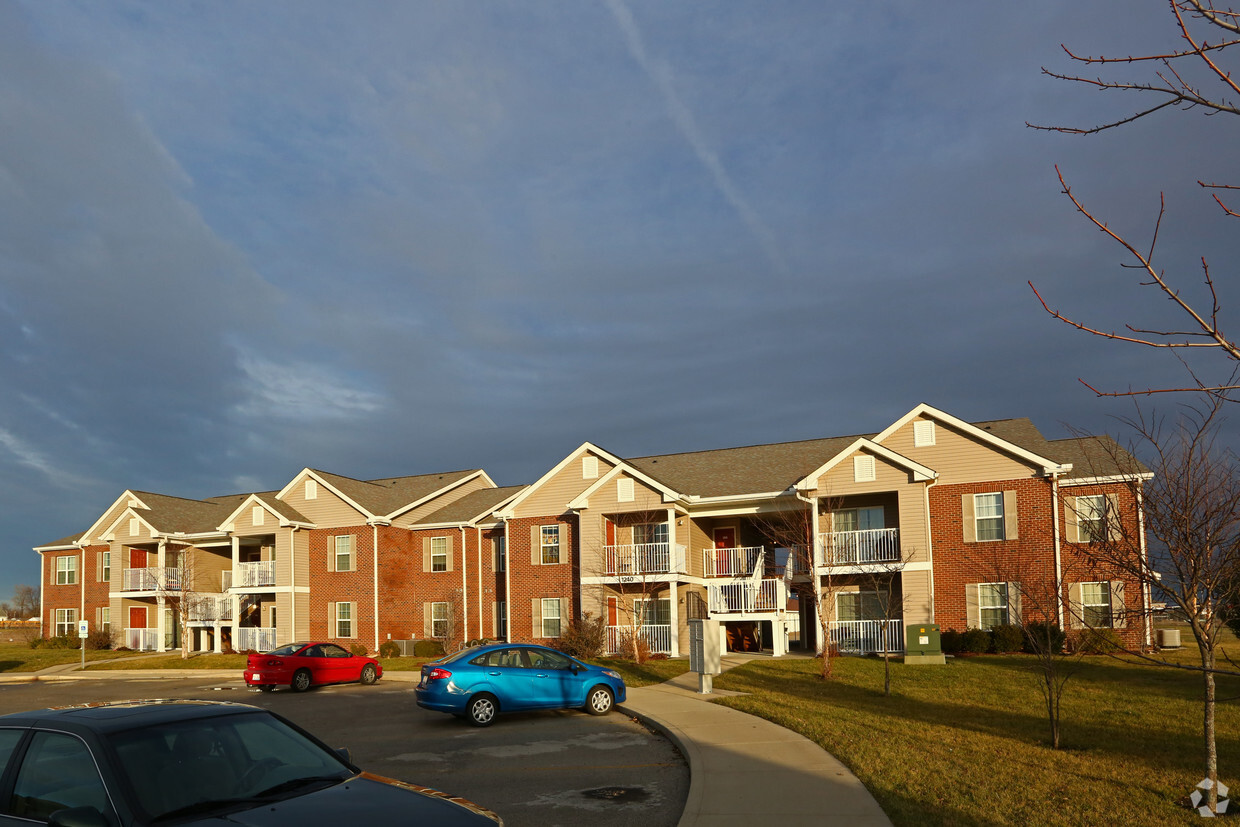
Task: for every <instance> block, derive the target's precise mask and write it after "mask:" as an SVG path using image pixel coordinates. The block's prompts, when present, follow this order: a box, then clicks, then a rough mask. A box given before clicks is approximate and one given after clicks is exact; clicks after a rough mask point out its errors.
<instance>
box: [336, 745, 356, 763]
mask: <svg viewBox="0 0 1240 827" xmlns="http://www.w3.org/2000/svg"><path fill="white" fill-rule="evenodd" d="M332 751H333V752H335V753H336V754H337V755H339V756H340V757H341V758H343V759H344V762H345V763H346V764H352V763H353V759H352V757H351V756H350V755H349V748H348V747H336V749H334V750H332Z"/></svg>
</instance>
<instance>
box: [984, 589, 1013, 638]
mask: <svg viewBox="0 0 1240 827" xmlns="http://www.w3.org/2000/svg"><path fill="white" fill-rule="evenodd" d="M977 610H978V621H979V623H980V624H981V627H982V628H983V629H993V628H994V627H996V626H1001V625H1003V624H1005V623H1007V622H1008V620H1009V618H1010V616H1011V615H1010V613H1009V611H1008V584H1007V583H978V584H977Z"/></svg>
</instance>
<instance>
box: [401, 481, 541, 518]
mask: <svg viewBox="0 0 1240 827" xmlns="http://www.w3.org/2000/svg"><path fill="white" fill-rule="evenodd" d="M525 488H526V486H524V485H510V486H507V487H504V488H483V489H481V490H479V491H473V492H470V493H469V494H466V495H465V496H464V497H461V498H460V499H459V500H457V501H456V502H453V503H449V504H448V505H446V506H444V507H443V508H441V509H439V510H438V511H435V512H433V513H431V514H427V515H426V516H425V517H423V518H422V519H420V520H418V522H419V523H429V524H435V525H437V524H441V523H468V522H471V521H473V520H476V519H478V518H479V517H485V516H487V515H488V514H490V513H491V512H492V511H494V510H495V509H496V508H498V507H499V505H500V503H502V502H504V500H507V499H509V498H510V497H512V496H514V495H516V494H519V493H520V492H521V491H523V490H524V489H525Z"/></svg>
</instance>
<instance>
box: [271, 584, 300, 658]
mask: <svg viewBox="0 0 1240 827" xmlns="http://www.w3.org/2000/svg"><path fill="white" fill-rule="evenodd" d="M275 607H276V624H277V625H276V646H283V645H284V644H286V643H292V642H293V641H295V640H297V637H296V636H295V635H294V634H293V630H292V628H291V627H290V626H289V622H290V618H292V616H293V615H292V608H293V596H292V595H291V594H287V593H280V594H277V595H276V596H275ZM270 621H271V607H270V606H264V607H263V625H266V624H267V623H269V622H270Z"/></svg>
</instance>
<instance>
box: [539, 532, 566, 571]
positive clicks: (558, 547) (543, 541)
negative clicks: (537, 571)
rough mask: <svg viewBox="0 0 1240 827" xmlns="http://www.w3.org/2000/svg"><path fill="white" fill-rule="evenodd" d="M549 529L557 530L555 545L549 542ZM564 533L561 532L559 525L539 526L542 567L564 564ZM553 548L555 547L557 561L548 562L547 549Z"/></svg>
mask: <svg viewBox="0 0 1240 827" xmlns="http://www.w3.org/2000/svg"><path fill="white" fill-rule="evenodd" d="M548 529H555V542H554V543H548V542H547V537H548V534H547V530H548ZM562 533H563V532H561V531H560V525H559V523H556V524H555V525H544V526H539V529H538V561H539V563H540V564H541V565H544V566H555V565H559V564H560V563H563V562H564V548H563V543H562V542H561V541H562V540H563V537H561V534H562ZM553 546H554V547H555V559H554V560H551V561H548V560H547V549H549V548H551V547H553Z"/></svg>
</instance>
